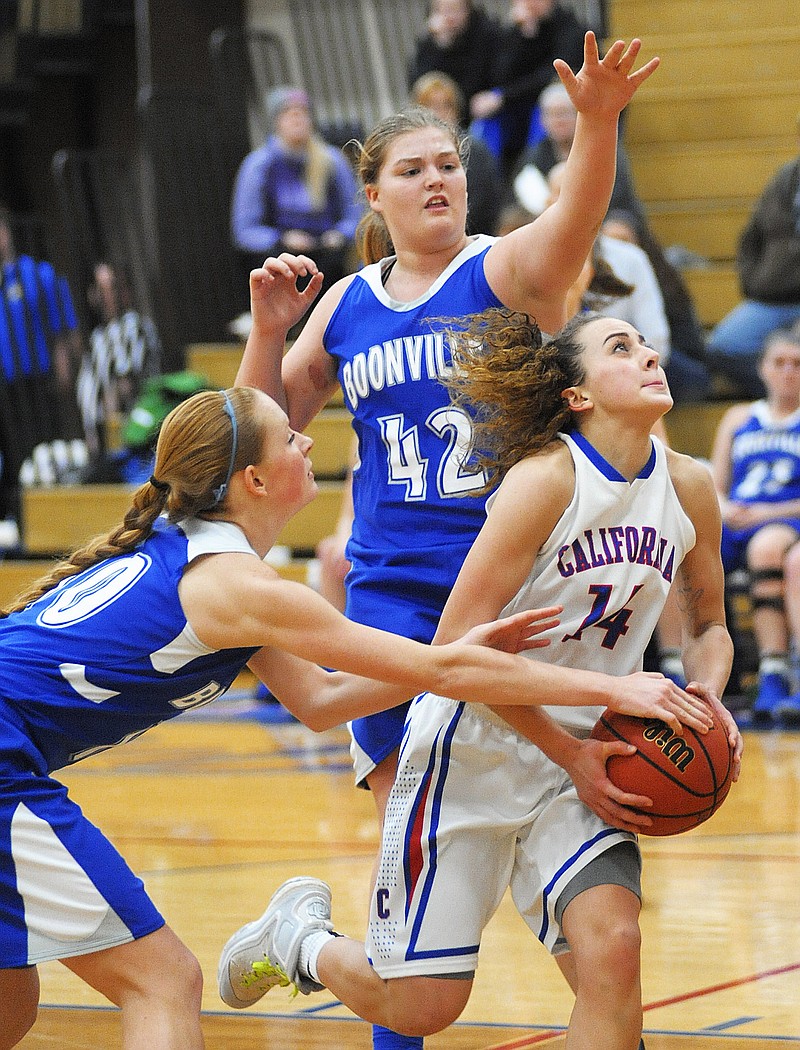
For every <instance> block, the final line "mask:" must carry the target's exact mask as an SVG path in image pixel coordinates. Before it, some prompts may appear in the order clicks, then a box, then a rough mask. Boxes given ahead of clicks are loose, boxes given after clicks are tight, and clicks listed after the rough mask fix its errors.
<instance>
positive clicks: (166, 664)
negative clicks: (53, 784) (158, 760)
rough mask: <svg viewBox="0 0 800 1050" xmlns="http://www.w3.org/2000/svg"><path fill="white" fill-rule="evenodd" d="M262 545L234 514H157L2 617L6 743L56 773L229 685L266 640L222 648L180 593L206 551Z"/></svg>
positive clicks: (9, 759)
mask: <svg viewBox="0 0 800 1050" xmlns="http://www.w3.org/2000/svg"><path fill="white" fill-rule="evenodd" d="M227 551H236V552H242V553H249V554H252V555H253V556H254V557H258V555H257V554H256V552H255V551H254V550H253V549H252V547H251V546H250V544H249V543H248V542H247V540H246V538H245V536H244V534H243V533H242V532H241V530H240V529H239V528H238V527H237V526H236V525H233V524H231V523H229V522H206V521H201V520H199V519H190V520H187V521H186V522H184V523H182V524H181V525H178V526H176V525H169V524H168V523H167V522H166V520H165V519H160V520H159V521H158V522H156V526H155V531H154V532H153V534H152V535H151V536H150V537H149V538H148V539H147V540H146V541H145V542H144V543H142V544H141V545H140V546H139V547H137V548H136V550H134V551H133V552H131V553H129V554H122V555H119V556H117V557H114V558H109V559H107V560H106V561H102V562H100V563H99V564H97V565H93V566H91V568H88V569H86V570H85V571H84V572H82V573H80V574H79V575H77V576H71V577H69V578H68V579H66V580H64V581H62V583H61V584H60V585H59V586H57V587H56V588H54V589H53V590H51V591H48V592H47V593H46V594H44V595H43V596H42V597H41V598H39V599H38V600H37V601H35V602H33V603H31V604H30V605H29V606H28V607H27V608H26V609H24V610H21V611H20V612H16V613H12V614H11V615H10V616H9V617H7V618H6V619H3V620H0V693H1V694H2V695H0V751H2V754H3V760H4V763H5V764H6V766H7V767H8V764H10V766H11V768H12V769H15V770H21V769H33V770H35V771H36V772H38V773H44V772H50V771H52V770H55V769H59V768H61V767H62V766H66V765H69V764H70V763H72V762H76V761H78V760H80V759H82V758H85V757H87V756H88V755H91V754H94V753H95V752H98V751H103V750H105V749H106V748H108V747H113V746H114V745H115V744H120V743H123V742H124V741H126V740H129V739H132V738H133V737H136V736H138V735H139V734H141V733H143V732H144V731H145V730H146V729H149V728H150V727H151V726H154V725H157V724H158V723H159V722H162V721H164V720H165V719H168V718H173V717H175V715H179V714H180V713H181V712H182V711H186V710H187V709H189V708H192V707H198V706H200V705H202V704H207V703H210V702H211V701H212V700H215V699H216V698H217V697H219V696H221V695H222V694H223V693H224V692H225V690H226V689H228V687H229V686H230V685H231V684H232V682H233V681H234V679H235V678H236V676H237V675H238V674H239V672H240V671H241V670H242V668H243V667H244V666H245V664H246V663H247V661H248V660H249V659H250V657H251V656H252V655H253V653H254V652H255V651H256V650H255V648H252V647H251V648H238V649H223V650H213V649H209V648H208V647H207V646H205V645H204V644H203V643H202V642H201V641H200V640H199V639H198V637H197V636H196V634H195V633H194V631H193V630H192V628H191V625H190V624H189V623H188V622H187V620H186V617H185V615H184V613H183V609H182V607H181V603H180V600H179V598H178V584H179V582H180V579H181V576H182V575H183V572H184V570H185V568H186V566H187V565H188V564H189V563H190V562H191V561H193V560H194V559H195V558H197V557H199V556H200V555H203V554H211V553H219V552H227Z"/></svg>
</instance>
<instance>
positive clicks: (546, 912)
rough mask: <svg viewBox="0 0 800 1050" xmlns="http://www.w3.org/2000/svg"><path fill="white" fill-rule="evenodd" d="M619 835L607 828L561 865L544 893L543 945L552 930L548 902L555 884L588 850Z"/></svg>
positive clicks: (615, 829)
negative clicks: (612, 836) (610, 837)
mask: <svg viewBox="0 0 800 1050" xmlns="http://www.w3.org/2000/svg"><path fill="white" fill-rule="evenodd" d="M618 834H619V830H618V829H617V828H605V829H604V830H603V831H599V832H598V833H597V834H596V835H595V836H594V838H592V839H589V841H588V842H584V844H583V845H582V846H581V848H580V849H579V850H578V851H577V852H576V853H573V854H572V856H571V857H568V858H567V860H565V861H564V863H563V864H562V865H561V867H560V868H559V869H558V871H557V872H556V873H555V874H554V875H553V877H552V879H551V880H550V881H549V882H548V884H547V885H546V886H545V888H544V892H543V893H542V925H541V928H540V930H539V933H538V935H537V936H538V938H539V940H540V941H541V942H542V944H544V942H545V938H546V937H547V931H548V930H549V928H550V909H549V906H548V900H549V898H550V894H551V893H552V891H553V887H554V886H555V884H556V883H557V882H558V880H559V879H560V878H561V876H562V875H563V874H564V872H566V871H568V870H569V869H570V868H571V867H572V865H573V864H574V863H575V861H576V860H577V859H578V858H579V857H581V856H583V854H584V853H585V852H586V850H587V849H591V848H592V846H594V845H596V843H598V842H602V841H603V839H607V838H608V837H609V835H618Z"/></svg>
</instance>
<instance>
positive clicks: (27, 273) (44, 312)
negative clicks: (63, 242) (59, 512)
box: [0, 205, 80, 516]
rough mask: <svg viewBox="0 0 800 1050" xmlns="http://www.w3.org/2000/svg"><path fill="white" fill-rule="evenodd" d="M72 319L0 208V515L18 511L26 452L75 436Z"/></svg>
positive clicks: (58, 287)
mask: <svg viewBox="0 0 800 1050" xmlns="http://www.w3.org/2000/svg"><path fill="white" fill-rule="evenodd" d="M79 354H80V335H79V328H78V319H77V316H76V314H75V309H74V306H73V302H72V297H71V295H70V290H69V286H68V284H67V281H66V278H65V277H63V276H61V275H59V274H58V273H56V270H55V268H54V267H53V265H52V264H51V263H49V262H46V261H44V260H38V259H34V258H32V257H31V256H30V255H26V254H18V253H17V250H16V245H15V241H14V233H13V229H12V223H11V214H10V212H9V211H8V210H7V209H6V208H5V207H3V206H2V205H0V366H1V367H0V387H1V390H0V395H1V396H0V399H1V404H0V412H1V413H2V423H1V424H0V441H1V442H2V446H3V447H2V450H0V451H2V456H3V475H2V485H1V486H0V488H1V489H2V491H0V516H4V515H12V516H14V515H16V514H17V513H18V507H17V500H18V480H19V471H20V468H21V467H22V464H23V463H24V461H25V460H26V458H27V457H28V456H29V455H30V454H31V452H32V451H33V449H34V448H35V447H36V446H37V445H40V444H43V443H47V442H52V441H54V440H56V439H61V438H74V437H77V436H78V434H79V433H80V422H79V419H78V411H77V404H76V400H75V386H74V372H75V368H76V367H77V359H78V357H79Z"/></svg>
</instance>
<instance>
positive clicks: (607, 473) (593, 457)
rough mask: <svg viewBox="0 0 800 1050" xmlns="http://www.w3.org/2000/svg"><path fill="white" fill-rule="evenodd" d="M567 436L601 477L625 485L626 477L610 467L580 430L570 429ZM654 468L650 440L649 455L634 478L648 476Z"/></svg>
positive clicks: (654, 452)
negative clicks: (621, 482)
mask: <svg viewBox="0 0 800 1050" xmlns="http://www.w3.org/2000/svg"><path fill="white" fill-rule="evenodd" d="M567 436H568V437H570V438H572V440H573V441H574V442H575V444H576V445H577V446H578V448H579V449H580V450H581V452H583V454H584V455H585V456H586V458H587V459H588V460H589V462H590V463H593V464H594V466H595V467H597V469H598V470H599V471H600V473H601V474H602V475H603V477H605V478H608V480H609V481H624V482H625V484H626V485H627V484H628V479H627V478H626V477H624V476H623V475H622V474H620V472H619V471H618V470H617V468H616V467H612V465H611V464H610V463H609V462H608V460H607V459H606V458H605V457H604V456H602V455H601V454H600V453H599V452H598V451H597V449H596V448H595V447H594V445H592V444H591V443H590V442H589V441H587V440H586V438H585V437H584V436H583V434H581V433H580V431H578V430H572V431H570V432H569V434H568V435H567ZM655 468H656V449H655V445H654V444H653V442H652V441H651V442H650V456H649V458H648V460H647V462H646V463H645V465H644V466H643V467H642V469H641V470H640V471H639V473H638V474H637V475H636V479H635V480H637V481H638V480H639V478H649V477H650V475H651V474H652V473H653V471H654V470H655Z"/></svg>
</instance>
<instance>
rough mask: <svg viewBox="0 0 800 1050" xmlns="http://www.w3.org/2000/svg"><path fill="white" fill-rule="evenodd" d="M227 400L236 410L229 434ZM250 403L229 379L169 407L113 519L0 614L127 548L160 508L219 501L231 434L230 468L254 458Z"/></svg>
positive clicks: (189, 512)
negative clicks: (145, 468) (145, 470)
mask: <svg viewBox="0 0 800 1050" xmlns="http://www.w3.org/2000/svg"><path fill="white" fill-rule="evenodd" d="M226 395H227V399H228V401H226ZM228 404H229V405H230V410H231V411H232V412H233V413H234V414H235V417H236V429H237V434H236V435H234V432H233V421H232V419H231V416H230V414H229V410H228ZM256 405H257V392H256V391H255V390H253V389H251V388H249V387H235V388H233V389H231V390H228V391H217V390H206V391H203V392H202V393H199V394H195V395H194V396H193V397H190V398H187V400H186V401H182V402H181V404H179V405H177V406H176V407H175V408H173V410H172V411H171V412H170V414H169V415H168V416H167V418H166V419H165V420H164V422H163V423H162V425H161V430H160V432H159V435H158V444H157V446H156V462H155V468H154V470H153V474H152V476H151V480H150V481H146V482H145V483H144V484H143V485H140V486H139V488H138V489H136V491H135V492H134V494H133V499H132V501H131V505H130V508H129V509H128V511H127V512H126V514H125V517H124V518H123V520H122V521H121V522H120V524H119V525H116V526H115V527H114V528H113V529H111V531H110V532H109V533H107V534H106V535H103V536H97V537H95V538H94V539H92V540H90V541H89V542H88V543H86V544H84V546H82V547H79V548H77V550H75V551H73V552H72V554H70V555H69V557H67V558H66V559H65V560H64V561H61V562H59V563H58V564H57V565H55V566H54V567H53V569H52V571H51V572H50V573H49V574H48V575H46V576H43V577H42V578H41V579H40V580H37V581H36V582H35V583H33V584H32V585H31V586H30V588H29V589H28V590H27V591H25V592H24V593H23V594H21V595H20V596H19V597H18V598H17V599H16V600H15V601H14V603H13V604H12V605H11V606H10V608H8V609H6V610H4V611H2V612H0V616H8V615H9V614H10V613H13V612H18V611H19V610H20V609H24V608H25V606H26V605H28V604H30V602H32V601H35V600H36V599H37V598H40V597H41V596H42V595H43V594H44V593H45V592H46V591H49V590H51V589H52V588H53V587H55V585H56V584H57V583H60V582H61V580H64V579H66V578H67V577H69V576H75V575H77V574H78V573H79V572H83V570H84V569H88V568H89V567H90V566H92V565H96V564H97V563H98V562H101V561H104V560H105V559H106V558H113V557H114V556H115V555H118V554H128V553H130V552H131V551H132V550H134V549H135V548H136V547H138V546H139V544H141V543H143V542H144V541H145V540H146V539H147V538H148V536H150V534H151V533H152V531H153V525H154V523H155V521H156V519H157V518H158V517H159V516H160V515H161V514H165V515H166V517H167V519H168V520H169V521H170V522H176V521H181V520H182V519H184V518H191V517H195V516H196V515H198V514H200V513H201V512H202V511H207V510H209V509H211V508H212V507H213V508H214V509H215V510H216V509H217V507H219V508H223V507H224V506H225V500H224V498H223V499H222V500H221V501H220V502H219V504H217V502H216V495H215V490H219V488H220V486H221V485H222V484H223V483H224V482H225V479H226V477H227V476H228V470H229V468H230V466H231V453H232V449H233V443H234V440H236V452H235V456H234V459H233V470H234V471H236V470H242V469H243V468H244V467H246V466H247V465H248V464H249V463H257V462H258V460H259V459H260V458H261V456H262V452H263V446H264V432H263V424H262V421H261V417H260V415H259V414H258V413H257V412H256Z"/></svg>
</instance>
